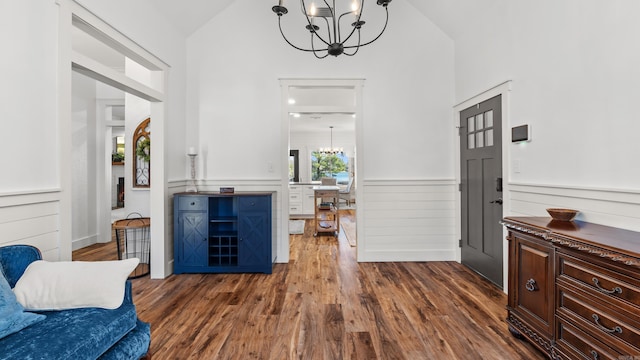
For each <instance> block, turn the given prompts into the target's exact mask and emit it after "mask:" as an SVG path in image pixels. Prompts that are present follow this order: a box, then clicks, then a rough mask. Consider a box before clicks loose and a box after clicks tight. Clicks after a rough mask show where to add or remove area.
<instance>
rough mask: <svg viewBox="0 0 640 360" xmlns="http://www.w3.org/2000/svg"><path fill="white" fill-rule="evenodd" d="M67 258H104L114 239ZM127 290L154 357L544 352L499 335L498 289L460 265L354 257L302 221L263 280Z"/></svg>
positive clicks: (160, 283) (193, 280)
mask: <svg viewBox="0 0 640 360" xmlns="http://www.w3.org/2000/svg"><path fill="white" fill-rule="evenodd" d="M344 216H353V214H349V213H346V214H344ZM73 257H74V260H107V259H113V258H115V257H116V252H115V243H109V244H99V245H94V246H91V247H88V248H85V249H81V250H78V251H76V252H74V254H73ZM133 289H134V301H135V303H136V306H137V309H138V313H139V316H140V318H141V319H142V320H144V321H147V322H150V323H151V330H152V334H151V339H152V340H151V341H152V343H151V353H152V354H153V358H154V359H158V360H159V359H274V360H276V359H277V360H280V359H407V360H413V359H473V360H476V359H544V358H545V357H544V356H543V355H542V354H541V353H539V352H538V351H537V350H535V349H534V348H533V347H532V346H531V345H529V344H527V343H525V342H523V341H520V340H517V339H515V338H513V337H512V336H511V334H510V333H509V331H508V330H507V325H506V323H505V322H504V318H505V316H506V312H505V309H504V308H505V305H506V296H505V295H504V293H503V292H502V291H501V290H500V289H498V288H496V287H495V286H494V285H492V284H491V283H489V282H488V281H485V280H484V279H482V278H481V277H479V276H478V275H477V274H475V273H473V272H472V271H470V270H468V269H467V268H465V267H464V266H462V265H460V264H458V263H455V262H430V263H415V262H407V263H357V262H356V261H355V248H353V247H351V246H349V244H348V242H347V241H346V239H345V238H344V237H340V238H339V239H338V240H336V239H335V238H334V237H329V236H321V237H314V236H313V229H312V224H311V223H310V222H309V221H307V226H306V229H305V233H304V234H303V235H293V236H291V259H290V262H289V263H288V264H276V265H275V266H274V268H273V274H271V275H264V274H227V275H220V274H209V275H203V274H193V275H176V276H171V277H169V278H167V279H164V280H150V279H149V277H148V276H146V277H143V278H140V279H135V280H133Z"/></svg>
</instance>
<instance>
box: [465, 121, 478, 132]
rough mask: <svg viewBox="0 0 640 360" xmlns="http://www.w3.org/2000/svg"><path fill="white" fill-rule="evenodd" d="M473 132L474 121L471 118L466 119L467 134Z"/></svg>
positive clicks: (474, 128)
mask: <svg viewBox="0 0 640 360" xmlns="http://www.w3.org/2000/svg"><path fill="white" fill-rule="evenodd" d="M475 130H476V127H475V120H474V118H473V117H470V118H468V119H467V132H474V131H475Z"/></svg>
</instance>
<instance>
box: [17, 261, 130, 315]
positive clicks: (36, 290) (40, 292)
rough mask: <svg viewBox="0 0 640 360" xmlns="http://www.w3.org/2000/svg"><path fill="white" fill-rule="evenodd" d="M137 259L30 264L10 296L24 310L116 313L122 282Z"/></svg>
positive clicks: (122, 293)
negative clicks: (101, 309) (86, 309)
mask: <svg viewBox="0 0 640 360" xmlns="http://www.w3.org/2000/svg"><path fill="white" fill-rule="evenodd" d="M139 262H140V260H139V259H136V258H132V259H127V260H119V261H95V262H87V261H61V262H49V261H44V260H38V261H34V262H32V263H31V264H30V265H29V266H28V267H27V269H26V270H25V272H24V274H23V275H22V277H21V278H20V279H19V280H18V282H17V283H16V286H15V287H14V289H13V292H14V293H15V295H16V298H17V299H18V302H19V303H20V304H22V306H24V308H25V309H28V310H65V309H76V308H89V307H99V308H105V309H117V308H118V307H120V305H122V300H123V299H124V289H125V282H126V280H127V278H128V277H129V274H130V273H131V272H132V271H133V269H135V268H136V266H138V263H139Z"/></svg>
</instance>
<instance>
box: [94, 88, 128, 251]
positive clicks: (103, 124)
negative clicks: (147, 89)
mask: <svg viewBox="0 0 640 360" xmlns="http://www.w3.org/2000/svg"><path fill="white" fill-rule="evenodd" d="M124 104H125V102H124V99H113V100H102V99H98V100H97V104H96V105H97V106H96V120H97V126H96V148H97V149H98V151H97V154H96V161H97V164H98V166H97V169H98V173H97V176H96V189H99V194H98V219H97V224H98V229H99V231H98V242H102V243H106V242H109V241H111V195H112V190H113V189H112V187H113V176H112V168H113V165H111V153H110V150H111V141H112V138H113V136H112V134H113V132H112V128H113V127H114V126H122V127H124V126H125V122H124V121H118V123H114V122H113V121H112V119H106V117H105V114H106V110H107V108H109V107H112V106H124ZM125 171H126V169H125Z"/></svg>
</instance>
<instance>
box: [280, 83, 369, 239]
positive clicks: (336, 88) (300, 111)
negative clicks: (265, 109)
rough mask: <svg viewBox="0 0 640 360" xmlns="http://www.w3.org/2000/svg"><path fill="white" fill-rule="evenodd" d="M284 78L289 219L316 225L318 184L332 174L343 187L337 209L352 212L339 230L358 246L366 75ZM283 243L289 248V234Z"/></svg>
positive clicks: (286, 203) (337, 200)
mask: <svg viewBox="0 0 640 360" xmlns="http://www.w3.org/2000/svg"><path fill="white" fill-rule="evenodd" d="M281 84H282V89H283V93H282V104H283V135H284V138H285V140H286V141H287V142H286V147H285V149H286V153H285V154H286V155H287V156H288V157H289V159H290V166H289V168H290V169H291V170H290V171H289V174H288V176H287V179H288V182H287V184H286V186H284V191H283V193H284V194H285V195H284V196H283V203H285V206H286V207H285V209H288V213H287V214H288V215H289V216H288V217H287V219H285V220H287V221H288V220H289V219H306V220H307V226H314V225H309V223H313V221H314V220H315V219H314V216H315V213H316V211H315V210H316V209H315V207H316V206H317V205H316V204H315V202H316V201H315V197H314V192H313V187H314V186H316V185H321V184H322V181H323V180H324V181H326V182H327V181H328V180H327V179H333V180H332V183H333V182H335V184H336V185H337V186H338V187H339V189H340V197H339V198H338V199H336V204H337V208H338V213H339V214H340V213H341V212H342V211H344V213H343V214H345V216H349V218H350V221H340V225H341V226H340V232H339V234H340V233H342V234H343V236H344V235H346V236H349V237H350V238H349V243H350V244H351V245H352V246H354V247H356V251H357V247H358V244H357V240H356V239H357V231H358V227H359V224H358V219H359V218H360V215H359V213H358V212H357V211H356V208H357V207H359V206H361V204H362V202H361V201H360V198H359V197H358V195H357V189H358V174H359V170H360V169H359V164H360V161H359V159H358V156H357V155H356V154H357V149H358V146H361V144H359V142H360V141H361V139H362V136H361V131H362V125H361V124H362V120H363V119H362V110H361V109H362V85H363V80H351V79H348V80H328V79H326V80H322V79H294V80H288V79H287V80H281ZM292 154H297V156H292ZM296 159H297V163H296V161H295V160H296ZM296 172H297V174H296ZM346 211H350V213H349V214H347V213H346ZM339 216H340V215H339ZM347 227H348V228H347ZM283 228H284V229H289V223H288V222H287V223H285V222H283ZM289 230H291V229H289ZM289 232H290V231H288V232H286V233H287V235H288V234H289ZM283 240H284V239H283ZM283 243H284V244H286V249H287V250H288V248H289V239H288V236H287V239H286V241H283ZM283 250H284V249H283Z"/></svg>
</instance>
